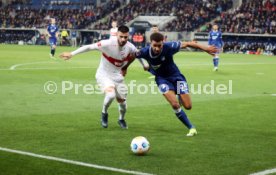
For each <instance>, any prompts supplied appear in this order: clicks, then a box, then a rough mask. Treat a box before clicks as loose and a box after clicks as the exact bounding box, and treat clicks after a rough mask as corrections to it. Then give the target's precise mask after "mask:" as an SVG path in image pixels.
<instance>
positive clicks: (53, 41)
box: [49, 37, 57, 46]
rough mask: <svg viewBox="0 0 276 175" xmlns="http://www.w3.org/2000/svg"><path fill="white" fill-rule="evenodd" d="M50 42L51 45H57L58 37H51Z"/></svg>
mask: <svg viewBox="0 0 276 175" xmlns="http://www.w3.org/2000/svg"><path fill="white" fill-rule="evenodd" d="M49 44H50V46H53V45H57V38H52V37H50V38H49Z"/></svg>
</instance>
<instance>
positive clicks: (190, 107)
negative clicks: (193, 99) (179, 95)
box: [183, 104, 192, 110]
mask: <svg viewBox="0 0 276 175" xmlns="http://www.w3.org/2000/svg"><path fill="white" fill-rule="evenodd" d="M183 106H184V108H185V109H187V110H191V109H192V104H185V105H183Z"/></svg>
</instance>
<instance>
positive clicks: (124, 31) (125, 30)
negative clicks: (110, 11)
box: [118, 25, 129, 33]
mask: <svg viewBox="0 0 276 175" xmlns="http://www.w3.org/2000/svg"><path fill="white" fill-rule="evenodd" d="M118 31H119V32H122V33H127V32H129V28H128V27H127V26H125V25H122V26H120V27H118Z"/></svg>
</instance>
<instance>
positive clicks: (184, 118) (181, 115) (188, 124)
mask: <svg viewBox="0 0 276 175" xmlns="http://www.w3.org/2000/svg"><path fill="white" fill-rule="evenodd" d="M175 115H176V116H177V118H178V119H179V120H180V121H181V122H182V123H183V124H184V125H185V126H186V127H187V128H188V129H191V128H193V125H192V124H191V122H190V120H189V119H188V117H187V115H186V113H185V112H184V111H183V110H182V109H180V111H179V112H176V113H175Z"/></svg>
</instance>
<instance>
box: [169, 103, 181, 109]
mask: <svg viewBox="0 0 276 175" xmlns="http://www.w3.org/2000/svg"><path fill="white" fill-rule="evenodd" d="M171 106H172V108H173V109H179V108H180V105H179V103H178V102H173V103H171Z"/></svg>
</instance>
